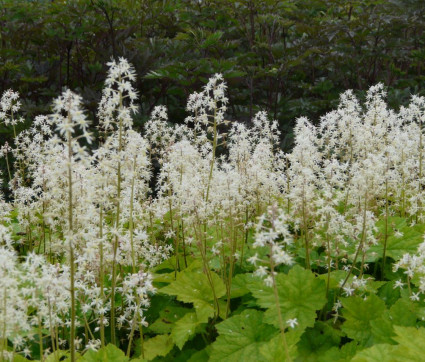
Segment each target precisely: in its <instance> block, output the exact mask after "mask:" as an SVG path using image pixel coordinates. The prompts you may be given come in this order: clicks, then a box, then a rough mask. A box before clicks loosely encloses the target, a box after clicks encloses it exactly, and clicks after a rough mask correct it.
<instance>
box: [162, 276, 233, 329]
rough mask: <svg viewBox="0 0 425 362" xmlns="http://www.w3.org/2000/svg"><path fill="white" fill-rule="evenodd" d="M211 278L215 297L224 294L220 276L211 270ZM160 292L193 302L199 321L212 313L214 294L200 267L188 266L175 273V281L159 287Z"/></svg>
mask: <svg viewBox="0 0 425 362" xmlns="http://www.w3.org/2000/svg"><path fill="white" fill-rule="evenodd" d="M211 278H212V281H213V285H214V290H215V294H216V297H217V298H220V297H222V296H223V295H225V294H226V288H225V286H224V283H223V282H222V280H221V278H220V277H219V276H218V275H217V274H216V273H214V272H211ZM160 292H161V293H164V294H169V295H175V296H177V300H179V301H181V302H185V303H193V305H194V306H195V309H196V314H197V317H198V319H199V321H202V322H206V321H207V320H208V318H209V317H212V316H213V315H214V302H213V300H214V294H213V291H212V289H211V285H210V283H209V282H208V278H207V276H206V275H205V274H204V273H203V272H202V270H201V269H191V268H188V269H186V270H184V271H182V272H180V273H178V274H177V278H176V280H175V281H173V282H171V283H170V284H169V285H167V286H166V287H164V288H161V289H160Z"/></svg>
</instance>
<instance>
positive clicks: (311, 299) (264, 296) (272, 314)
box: [248, 265, 326, 334]
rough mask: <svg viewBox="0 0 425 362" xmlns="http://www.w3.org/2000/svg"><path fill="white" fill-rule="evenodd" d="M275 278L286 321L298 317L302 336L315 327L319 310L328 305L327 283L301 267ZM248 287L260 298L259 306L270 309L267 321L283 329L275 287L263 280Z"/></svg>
mask: <svg viewBox="0 0 425 362" xmlns="http://www.w3.org/2000/svg"><path fill="white" fill-rule="evenodd" d="M275 279H276V285H277V291H278V297H279V307H280V311H281V314H282V319H283V321H284V322H286V321H287V320H288V319H292V318H297V321H298V325H297V326H296V327H295V329H296V330H297V331H298V332H299V333H300V334H301V333H302V332H303V331H304V329H305V328H307V327H313V326H314V322H315V320H316V311H317V310H320V309H321V308H322V307H323V306H324V304H325V303H326V298H325V295H326V286H325V282H324V281H323V280H319V279H318V278H316V277H315V276H314V274H313V273H312V272H311V271H309V270H306V269H304V268H302V267H301V266H299V265H296V266H294V267H293V268H292V269H291V270H290V271H289V273H288V274H283V273H279V274H277V275H276V277H275ZM248 288H249V289H250V291H251V293H252V294H253V296H254V297H255V298H257V304H258V305H259V306H260V307H262V308H266V309H267V311H266V313H265V321H266V322H267V323H270V324H273V325H274V326H277V327H279V319H278V312H277V306H276V299H275V295H274V292H273V288H272V287H268V286H266V285H265V284H264V282H263V281H259V282H257V283H252V284H249V285H248Z"/></svg>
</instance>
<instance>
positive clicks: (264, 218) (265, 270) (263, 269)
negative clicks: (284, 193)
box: [248, 205, 294, 286]
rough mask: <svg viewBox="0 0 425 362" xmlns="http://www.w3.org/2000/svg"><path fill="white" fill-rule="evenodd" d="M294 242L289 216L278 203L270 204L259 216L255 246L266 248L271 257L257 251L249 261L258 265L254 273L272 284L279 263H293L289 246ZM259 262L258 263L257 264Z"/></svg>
mask: <svg viewBox="0 0 425 362" xmlns="http://www.w3.org/2000/svg"><path fill="white" fill-rule="evenodd" d="M292 243H293V240H292V235H291V233H290V232H289V229H288V218H287V215H286V214H285V212H284V211H283V210H281V209H279V208H278V206H277V205H273V206H270V207H269V208H268V209H267V212H266V213H265V214H263V215H261V217H260V218H259V221H258V223H257V226H256V234H255V242H254V243H253V245H252V246H253V247H254V248H265V249H267V254H266V255H268V257H269V259H268V260H267V259H262V258H261V257H259V256H258V253H256V254H255V255H254V256H252V257H250V258H249V259H248V262H250V263H251V264H253V265H255V266H257V269H256V270H255V272H254V275H258V276H261V277H265V279H264V281H265V283H266V285H268V286H272V284H273V275H274V274H275V273H276V271H275V268H276V267H277V266H279V265H282V264H283V265H292V264H293V262H294V261H293V257H292V255H291V254H290V252H289V251H288V247H290V246H291V244H292ZM257 264H258V265H257Z"/></svg>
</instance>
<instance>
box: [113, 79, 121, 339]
mask: <svg viewBox="0 0 425 362" xmlns="http://www.w3.org/2000/svg"><path fill="white" fill-rule="evenodd" d="M120 80H121V79H120ZM122 102H123V96H122V94H120V110H121V109H122V107H123V105H122ZM118 129H119V131H118V132H119V136H118V166H117V209H116V219H115V229H116V231H117V232H118V228H119V224H120V212H121V161H120V159H119V157H121V152H122V136H123V124H122V119H120V120H119V125H118ZM117 251H118V235H115V239H114V257H113V260H112V282H111V343H112V344H115V345H116V338H115V325H116V323H115V289H116V282H117V275H116V274H117V265H116V264H117Z"/></svg>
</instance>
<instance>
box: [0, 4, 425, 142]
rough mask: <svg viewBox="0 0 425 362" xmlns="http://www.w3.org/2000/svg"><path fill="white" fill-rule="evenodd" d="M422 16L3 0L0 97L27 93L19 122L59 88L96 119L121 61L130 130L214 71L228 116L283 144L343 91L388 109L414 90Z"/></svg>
mask: <svg viewBox="0 0 425 362" xmlns="http://www.w3.org/2000/svg"><path fill="white" fill-rule="evenodd" d="M424 14H425V6H424V4H423V2H422V1H421V0H393V1H386V0H385V1H383V0H366V1H348V2H347V1H345V0H344V1H342V0H314V1H312V0H301V1H294V0H291V1H284V2H282V1H276V0H267V1H259V0H243V1H234V0H196V1H195V0H165V1H162V0H161V1H156V0H149V1H146V0H73V1H63V0H60V1H58V0H56V1H29V0H2V1H0V93H2V92H3V91H4V90H6V89H8V88H12V89H15V90H17V91H19V92H20V93H21V94H25V97H26V99H27V101H26V103H25V104H24V110H25V112H26V113H25V116H26V118H27V119H29V118H30V117H33V116H35V115H37V114H40V113H45V112H46V107H47V106H48V103H49V102H50V99H52V98H53V97H56V96H57V95H58V94H59V93H60V92H61V90H62V88H63V87H68V88H71V89H73V90H76V91H77V92H78V93H79V94H81V95H82V96H83V98H84V99H85V108H86V109H88V110H90V111H91V117H90V118H93V119H95V118H96V117H95V112H96V107H97V106H96V105H97V103H98V101H99V99H100V90H101V87H102V82H103V79H104V77H105V73H106V68H105V66H104V64H105V63H106V62H108V61H109V60H110V59H111V57H114V58H117V57H119V56H125V57H126V58H127V59H129V61H130V62H131V63H133V64H134V65H135V68H136V72H137V74H139V77H140V78H139V80H138V83H137V85H136V89H137V90H138V91H139V95H140V98H141V108H142V111H141V112H140V115H141V116H140V117H141V118H139V120H138V122H139V124H140V122H141V121H142V120H143V119H144V117H146V116H147V115H148V114H149V113H150V112H151V111H152V110H153V108H154V106H155V105H158V104H166V105H167V106H168V109H169V113H170V120H171V121H172V122H177V123H178V122H180V121H182V120H183V118H184V107H183V106H184V104H185V100H186V98H187V96H188V95H189V94H190V93H192V92H193V91H194V90H196V89H199V87H200V85H201V84H203V83H204V82H205V80H206V78H208V77H209V76H211V74H214V73H223V75H224V77H225V79H226V81H227V82H228V83H229V86H231V87H232V89H234V92H233V94H232V96H231V99H230V103H231V104H232V107H231V108H229V110H228V112H229V116H230V117H233V118H234V117H235V115H236V114H237V115H238V119H239V120H241V119H242V120H243V119H245V120H249V119H251V118H252V116H253V114H254V113H255V112H256V111H257V110H259V109H265V110H267V111H269V112H270V114H271V116H272V117H273V118H275V119H277V120H278V121H279V122H280V127H281V130H283V131H284V132H285V133H284V134H285V137H284V139H283V140H282V142H283V146H284V147H289V146H290V144H291V139H292V136H291V130H292V126H293V121H294V119H295V117H296V116H299V115H301V114H302V115H306V116H317V115H319V114H323V113H324V112H325V111H328V110H329V109H330V108H331V107H333V106H335V104H336V102H337V99H338V94H339V93H340V92H341V91H342V90H345V89H358V90H366V89H367V88H368V87H369V86H370V85H371V84H374V83H376V82H378V81H381V82H383V83H384V84H385V85H386V86H388V87H389V103H390V105H392V106H397V105H398V104H401V103H403V102H404V101H406V98H407V97H408V96H409V95H410V94H411V93H415V94H419V93H420V92H421V91H422V86H421V83H422V82H423V80H424V78H423V72H424V64H425V62H424V58H425V52H424V38H423V33H424V28H425V21H424ZM2 132H5V131H2Z"/></svg>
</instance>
